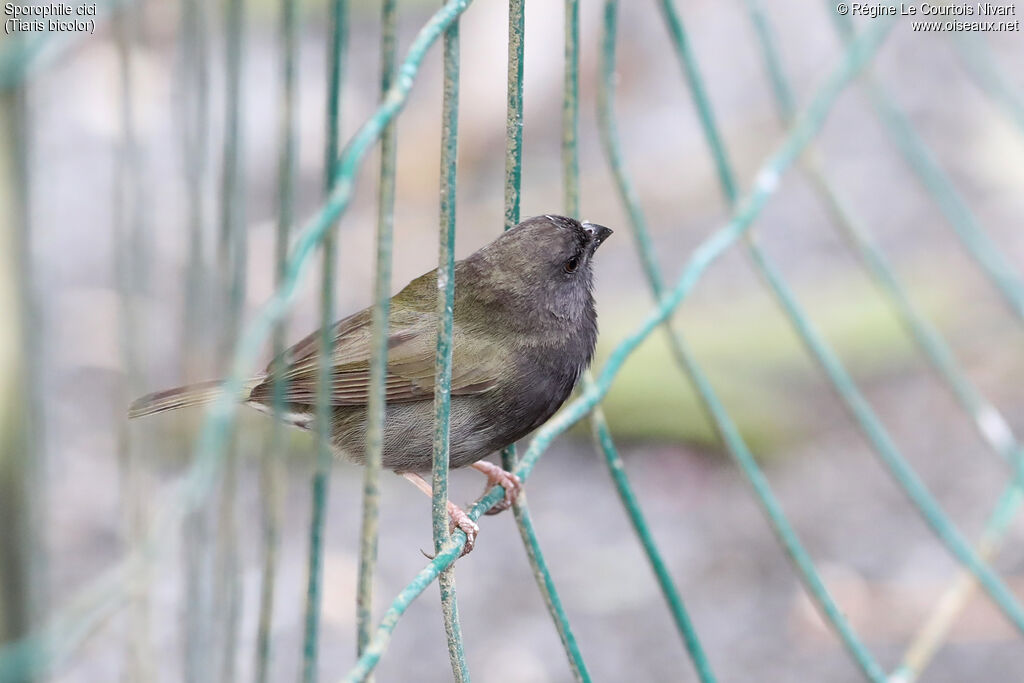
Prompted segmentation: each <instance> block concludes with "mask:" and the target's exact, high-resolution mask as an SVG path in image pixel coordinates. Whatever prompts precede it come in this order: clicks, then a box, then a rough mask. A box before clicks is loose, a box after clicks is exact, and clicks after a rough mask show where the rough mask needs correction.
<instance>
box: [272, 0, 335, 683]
mask: <svg viewBox="0 0 1024 683" xmlns="http://www.w3.org/2000/svg"><path fill="white" fill-rule="evenodd" d="M346 7H347V4H343V3H340V2H335V3H333V4H332V6H331V13H332V16H331V25H332V35H331V41H330V43H329V44H328V60H329V62H328V64H329V65H330V66H329V70H328V76H327V78H328V83H327V87H328V93H327V145H326V149H325V155H326V156H325V159H324V175H325V189H326V193H327V196H328V197H331V196H332V195H333V194H334V193H335V192H336V191H337V186H338V184H339V173H338V167H337V164H336V162H335V159H337V158H338V148H339V145H340V139H341V132H340V125H341V118H340V114H341V88H342V74H343V70H342V69H343V65H344V63H343V61H342V60H343V58H344V52H343V50H344V48H345V47H347V43H346V40H345V36H346V30H347V23H346V21H345V19H346V18H347V15H346V14H345V9H346ZM336 224H337V217H335V218H334V219H332V220H330V221H329V222H327V223H326V224H324V226H323V232H324V234H323V239H322V243H323V254H322V256H323V261H322V263H323V272H322V280H321V287H320V325H321V328H320V359H319V378H318V382H317V396H316V420H315V425H316V443H317V454H316V469H315V472H314V473H313V485H312V490H313V512H312V518H311V520H310V525H309V560H308V565H309V568H308V578H307V582H306V607H305V610H306V613H305V622H304V633H303V645H302V681H303V683H313V682H314V681H316V680H317V646H318V642H319V637H320V598H321V592H322V585H321V584H322V581H323V533H324V526H325V523H326V517H327V488H328V484H329V483H330V472H331V461H332V457H333V454H332V452H331V443H330V438H331V434H330V429H331V406H330V392H331V370H332V367H331V366H332V362H331V357H332V355H333V351H334V336H333V334H332V329H333V327H332V324H333V322H334V281H335V268H336V252H337V247H336V246H335V240H336V232H337V231H336ZM290 265H291V264H290V263H289V266H290ZM291 273H292V271H291V269H290V268H289V269H288V271H287V272H286V273H285V278H284V281H285V283H287V282H288V278H289V276H290V275H291ZM283 312H284V311H282V313H283Z"/></svg>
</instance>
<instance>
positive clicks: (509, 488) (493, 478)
mask: <svg viewBox="0 0 1024 683" xmlns="http://www.w3.org/2000/svg"><path fill="white" fill-rule="evenodd" d="M495 470H496V471H492V472H489V473H488V474H487V488H488V489H490V488H491V487H492V486H494V485H498V486H501V487H502V488H503V489H505V497H504V498H502V499H501V500H500V501H498V502H497V503H495V504H494V506H493V507H492V508H491V509H490V510H488V511H487V514H488V515H496V514H498V513H499V512H504V511H505V510H508V509H509V508H510V507H512V503H514V502H515V500H516V498H518V497H519V493H520V492H521V491H522V490H523V480H522V479H520V478H519V477H518V476H517V475H515V474H513V473H512V472H507V471H505V470H503V469H501V468H500V467H495Z"/></svg>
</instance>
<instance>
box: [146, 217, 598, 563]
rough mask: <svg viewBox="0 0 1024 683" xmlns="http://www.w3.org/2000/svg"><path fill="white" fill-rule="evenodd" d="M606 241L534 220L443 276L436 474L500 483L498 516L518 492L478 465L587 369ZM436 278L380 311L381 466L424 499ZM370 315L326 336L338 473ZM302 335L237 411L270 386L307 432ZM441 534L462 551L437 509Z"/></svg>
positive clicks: (350, 445)
mask: <svg viewBox="0 0 1024 683" xmlns="http://www.w3.org/2000/svg"><path fill="white" fill-rule="evenodd" d="M611 234H612V231H611V230H609V229H608V228H606V227H604V226H601V225H595V224H593V223H587V222H583V223H581V222H579V221H576V220H574V219H572V218H567V217H565V216H553V215H544V216H535V217H533V218H528V219H526V220H524V221H523V222H522V223H520V224H519V225H517V226H515V227H514V228H512V229H511V230H508V231H507V232H505V233H503V234H502V235H501V236H500V237H498V238H497V239H496V240H494V241H493V242H491V243H490V244H488V245H487V246H485V247H483V248H482V249H480V250H479V251H477V252H475V253H473V254H472V255H471V256H469V257H468V258H466V259H463V260H461V261H458V262H456V264H455V306H454V317H453V332H452V381H451V432H450V444H451V445H450V452H449V464H450V466H451V467H453V468H455V467H465V466H467V465H468V466H470V467H473V468H474V469H476V470H479V471H480V472H482V473H484V474H485V475H486V476H487V486H488V488H490V487H491V486H493V485H495V484H500V485H501V486H503V487H504V489H505V499H504V500H503V501H502V502H500V503H499V504H497V505H495V506H494V508H492V509H491V510H490V511H489V512H488V514H494V513H497V512H500V511H502V510H505V509H507V508H508V507H509V506H510V505H511V504H512V501H513V500H515V498H516V496H517V495H518V493H519V490H520V487H521V482H520V481H519V478H518V477H517V476H516V475H514V474H513V473H511V472H507V471H505V470H504V469H502V468H501V467H498V466H497V465H494V464H492V463H490V462H488V461H486V460H483V458H485V457H486V456H488V455H490V454H492V453H494V452H496V451H500V450H501V449H503V448H505V447H506V446H509V445H510V444H513V443H515V442H516V441H517V440H519V439H521V438H523V437H524V436H526V435H527V434H529V433H530V432H531V431H533V430H534V429H536V428H537V427H539V426H540V425H542V424H543V423H544V422H545V421H547V420H548V418H550V417H551V416H552V415H553V414H554V413H555V411H556V410H558V408H559V407H560V406H561V405H562V403H563V402H565V400H566V399H567V398H568V397H569V394H570V393H571V392H572V390H573V387H574V386H575V385H576V382H577V380H578V379H579V377H580V375H581V374H582V373H583V371H584V370H585V369H586V368H587V367H588V365H589V364H590V361H591V358H592V356H593V354H594V346H595V344H596V342H597V312H596V311H595V310H594V296H593V271H592V266H591V263H592V259H593V256H594V252H595V250H596V249H597V248H598V247H599V246H600V245H601V243H602V242H604V241H605V239H607V238H608V236H609V235H611ZM437 292H438V283H437V270H436V269H435V270H432V271H430V272H429V273H426V274H424V275H421V276H420V277H418V278H416V279H415V280H413V281H412V282H410V283H409V284H408V285H407V286H406V287H405V288H404V289H403V290H402V291H400V292H399V293H398V294H396V295H395V296H394V297H392V299H391V307H390V316H389V321H388V342H387V346H388V358H387V376H386V379H385V393H386V406H387V407H386V411H385V421H384V440H383V456H382V457H383V464H384V467H386V468H388V469H390V470H393V471H394V472H395V473H397V474H400V475H402V476H404V477H405V478H407V479H408V480H409V481H411V482H412V483H413V484H415V485H416V486H417V488H419V489H420V490H421V491H423V492H424V493H426V494H427V495H430V494H431V489H430V485H429V484H428V483H427V482H426V481H424V479H423V478H422V477H421V476H420V475H419V473H420V472H424V471H429V470H430V468H431V464H432V463H431V461H432V456H431V453H432V439H433V422H434V408H433V399H434V357H435V353H436V346H437V325H438V316H437ZM370 321H371V311H370V309H369V308H366V309H363V310H361V311H359V312H358V313H355V314H353V315H351V316H349V317H347V318H345V319H343V320H341V321H339V322H337V323H335V324H334V326H333V328H332V331H331V333H332V335H333V339H334V351H333V355H332V357H331V366H332V371H331V391H330V406H331V426H330V431H331V444H332V448H333V450H334V451H335V452H336V453H337V454H339V455H341V456H343V457H347V458H349V459H351V460H352V461H354V462H356V463H359V464H362V463H363V462H364V460H365V440H366V412H367V408H366V404H367V400H368V399H367V396H368V387H369V383H370V355H371V348H370V346H371V344H370V341H371V340H370V335H371V330H370V328H371V322H370ZM320 338H321V333H320V332H319V331H318V332H314V333H313V334H311V335H309V336H308V337H306V338H305V339H303V340H302V341H300V342H299V343H297V344H295V345H294V346H292V347H291V348H289V349H288V350H287V351H285V352H284V353H283V354H282V356H281V357H280V358H278V359H276V360H275V361H272V362H271V363H270V364H269V365H268V366H267V369H266V371H265V372H264V373H263V374H262V375H260V376H258V377H254V378H253V379H251V380H250V381H249V382H248V383H246V389H245V393H244V394H243V396H241V397H240V398H241V400H242V401H243V402H244V403H245V404H246V405H249V406H252V407H254V408H256V409H258V410H260V411H262V412H266V413H270V414H273V412H274V411H273V403H274V399H273V396H274V385H275V383H276V381H277V380H280V381H281V382H282V384H283V405H284V410H283V414H282V416H281V417H282V419H284V420H286V421H287V422H288V423H289V424H291V425H294V426H296V427H299V428H302V429H313V428H314V427H315V419H316V413H317V409H316V405H317V390H318V384H319V375H320V360H319V355H320ZM221 391H222V389H221V382H220V381H215V382H204V383H201V384H193V385H189V386H184V387H178V388H175V389H169V390H166V391H161V392H157V393H153V394H149V395H147V396H144V397H142V398H140V399H138V400H137V401H135V402H134V403H133V404H132V405H131V407H130V409H129V417H141V416H143V415H151V414H155V413H162V412H165V411H168V410H175V409H178V408H184V407H186V406H194V405H201V404H204V403H208V402H211V401H213V400H214V399H216V398H217V397H218V396H219V395H220V393H221ZM448 512H449V515H450V517H451V521H452V525H453V528H455V527H458V528H460V529H462V531H464V532H465V534H466V548H465V550H464V552H463V554H465V553H468V552H469V551H470V550H472V548H473V545H474V543H475V541H476V536H477V533H478V532H479V527H478V526H477V525H476V523H475V522H473V521H472V520H471V519H470V518H469V516H468V515H467V514H466V513H465V512H464V511H463V510H462V509H461V508H459V507H458V506H457V505H454V504H453V503H451V502H449V503H448Z"/></svg>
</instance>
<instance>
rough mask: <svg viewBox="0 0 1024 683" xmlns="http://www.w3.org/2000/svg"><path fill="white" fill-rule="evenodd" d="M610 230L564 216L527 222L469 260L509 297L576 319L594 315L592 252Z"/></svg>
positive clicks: (481, 273)
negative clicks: (474, 262)
mask: <svg viewBox="0 0 1024 683" xmlns="http://www.w3.org/2000/svg"><path fill="white" fill-rule="evenodd" d="M611 234H612V231H611V230H610V229H608V228H606V227H604V226H603V225H596V224H594V223H588V222H586V221H584V222H582V223H581V222H580V221H577V220H575V219H573V218H567V217H565V216H554V215H543V216H534V217H532V218H527V219H526V220H524V221H523V222H521V223H520V224H519V225H517V226H515V227H514V228H512V229H511V230H509V231H507V232H505V233H504V234H503V235H501V236H500V237H498V238H497V239H496V240H494V242H492V243H491V244H489V245H487V246H486V247H484V248H483V249H481V250H480V251H478V252H477V253H476V254H474V255H473V256H472V257H471V258H470V259H469V260H473V261H476V265H477V266H478V267H480V271H479V275H480V276H482V277H483V278H484V279H485V280H487V281H489V282H490V283H491V284H492V286H494V287H495V288H496V289H499V290H501V291H503V292H504V293H505V294H506V295H507V296H511V297H512V298H514V299H518V300H519V303H521V304H525V305H527V306H528V307H530V308H532V309H534V310H536V311H537V312H538V313H541V314H543V315H553V316H554V317H555V318H558V319H563V320H570V321H578V320H579V319H580V317H581V316H583V315H585V314H587V313H588V312H589V313H590V314H592V313H593V296H592V294H591V287H592V283H593V270H592V262H593V258H594V252H595V251H596V250H597V248H598V247H599V246H601V243H602V242H604V241H605V240H606V239H607V238H608V236H609V235H611Z"/></svg>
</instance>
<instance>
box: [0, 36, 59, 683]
mask: <svg viewBox="0 0 1024 683" xmlns="http://www.w3.org/2000/svg"><path fill="white" fill-rule="evenodd" d="M12 42H13V41H12ZM30 145H31V134H30V127H29V117H28V93H27V90H26V86H25V85H24V82H17V84H16V85H14V86H13V87H11V88H10V89H8V90H6V91H3V92H0V200H2V205H3V206H5V207H8V208H7V209H6V210H4V211H2V212H0V301H2V302H3V305H2V308H3V310H5V311H7V312H8V313H7V315H6V316H5V318H6V320H8V321H9V322H8V324H6V325H4V326H3V330H2V331H0V348H3V349H4V352H3V353H2V354H0V437H2V438H0V548H3V549H4V551H3V552H0V642H3V643H13V642H16V641H19V640H21V639H24V638H26V637H27V636H29V634H30V632H31V630H32V628H33V626H34V625H35V623H36V622H37V621H38V619H39V617H40V614H41V609H42V607H43V606H44V605H43V599H44V595H45V593H46V572H45V570H46V568H45V565H44V563H43V555H42V553H41V549H42V548H43V546H44V541H45V535H46V531H45V526H44V524H43V521H44V520H43V511H44V509H45V507H44V506H45V496H46V489H45V479H44V467H45V450H44V448H43V437H42V434H43V432H42V430H41V428H40V427H41V426H42V423H43V420H44V417H43V415H42V412H41V410H42V405H41V401H40V398H41V397H40V391H39V390H40V387H41V386H42V381H41V380H42V375H41V373H42V366H41V363H40V361H41V360H42V351H41V350H40V347H39V344H40V342H41V335H40V334H39V330H38V321H37V319H36V318H35V317H34V313H33V312H34V311H36V310H37V309H36V305H35V303H36V302H35V299H36V296H35V291H34V288H35V280H34V273H33V264H32V259H31V249H30V244H31V235H32V230H31V227H32V226H31V215H30V206H31V196H30V191H31V190H30V188H31V179H30V168H29V154H30ZM49 656H50V651H49V650H47V649H43V648H39V649H38V650H36V651H35V652H33V653H32V658H34V659H44V660H45V659H46V658H48V657H49ZM26 659H29V658H26ZM18 664H21V666H18ZM15 667H16V668H15V671H16V673H15V676H17V678H16V680H17V681H18V682H19V683H21V682H22V681H25V682H26V683H30V682H31V681H33V680H35V676H34V673H33V671H32V667H31V663H30V662H28V661H27V662H25V663H20V662H16V664H15ZM19 670H20V671H19Z"/></svg>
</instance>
